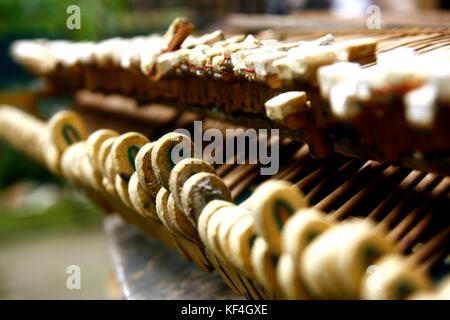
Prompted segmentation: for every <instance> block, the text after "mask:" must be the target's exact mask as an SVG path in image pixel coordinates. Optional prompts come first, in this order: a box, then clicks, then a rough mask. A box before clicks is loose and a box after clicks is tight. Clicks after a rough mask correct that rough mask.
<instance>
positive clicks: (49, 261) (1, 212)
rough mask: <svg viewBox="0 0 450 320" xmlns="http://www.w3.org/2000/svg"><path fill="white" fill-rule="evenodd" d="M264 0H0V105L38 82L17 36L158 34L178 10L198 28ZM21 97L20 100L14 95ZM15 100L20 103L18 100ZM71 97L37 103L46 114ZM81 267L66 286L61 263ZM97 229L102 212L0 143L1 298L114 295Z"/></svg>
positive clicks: (89, 37) (261, 5)
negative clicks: (22, 59) (16, 54)
mask: <svg viewBox="0 0 450 320" xmlns="http://www.w3.org/2000/svg"><path fill="white" fill-rule="evenodd" d="M264 4H265V1H264V0H239V1H238V0H231V1H226V0H218V1H209V0H191V1H182V0H1V1H0V104H1V103H5V102H9V101H11V94H12V95H13V96H15V95H19V96H20V95H22V94H23V93H26V92H29V91H34V90H38V89H39V88H40V86H41V83H40V82H39V80H38V79H34V78H32V77H31V76H30V75H29V74H27V73H26V72H24V71H23V70H22V69H21V68H20V67H19V66H18V65H16V64H15V63H14V62H13V61H12V60H11V57H10V56H9V46H10V44H11V42H12V41H14V40H17V39H32V38H49V39H69V40H75V41H79V40H93V41H95V40H100V39H104V38H108V37H116V36H125V37H127V36H133V35H137V34H149V33H154V32H160V33H162V32H164V31H165V30H166V28H167V27H168V25H169V24H170V22H171V21H172V20H173V19H174V18H175V17H177V16H185V17H188V18H189V19H190V20H191V21H193V22H194V24H195V25H196V27H197V29H198V30H202V29H206V28H214V27H217V26H218V25H219V24H220V22H221V18H222V17H224V16H225V15H226V14H227V13H228V12H231V11H234V12H254V13H256V12H262V11H264ZM69 5H78V6H79V7H80V12H81V29H80V30H69V29H68V28H67V27H66V20H67V18H68V16H69V14H68V13H67V7H68V6H69ZM18 101H20V99H19V100H18ZM16 104H17V105H18V104H19V103H16ZM68 105H70V97H67V98H62V99H61V98H58V99H45V101H38V102H37V108H38V111H39V112H40V114H41V115H42V116H43V117H44V118H45V117H49V116H51V115H52V114H53V113H54V112H56V111H57V110H59V109H61V108H65V107H66V106H68ZM71 264H77V265H80V267H81V269H82V271H83V278H82V279H83V280H82V283H83V288H82V290H76V291H70V290H67V289H66V286H65V281H66V277H67V275H66V273H65V271H66V268H67V266H68V265H71ZM112 269H113V268H112V265H111V261H110V258H109V254H108V246H107V239H106V238H105V234H104V232H103V230H102V213H101V212H100V210H99V209H98V208H96V207H95V206H94V205H93V204H92V203H91V202H90V201H88V200H87V198H86V197H84V196H83V195H81V194H79V193H78V192H76V191H75V190H73V189H72V188H70V187H69V186H67V185H65V184H64V183H63V182H61V181H59V180H57V179H56V178H55V177H53V176H52V175H51V174H49V173H48V172H47V171H46V170H45V169H44V168H41V167H39V166H38V165H36V164H35V163H33V162H32V161H30V160H29V159H27V158H26V157H25V156H24V155H23V154H21V153H19V152H17V151H15V150H13V149H12V148H10V147H9V146H8V145H6V144H5V143H3V142H1V141H0V299H5V298H6V299H23V298H26V299H47V298H56V299H59V298H61V299H66V298H68V299H72V298H118V297H120V296H119V295H118V294H117V292H116V291H117V290H115V289H114V288H115V287H114V282H113V281H111V274H112V272H111V270H112Z"/></svg>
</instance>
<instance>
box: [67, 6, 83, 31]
mask: <svg viewBox="0 0 450 320" xmlns="http://www.w3.org/2000/svg"><path fill="white" fill-rule="evenodd" d="M66 13H67V14H68V15H69V16H68V17H67V19H66V27H67V29H69V30H80V29H81V9H80V7H79V6H77V5H75V4H72V5H70V6H68V7H67V9H66Z"/></svg>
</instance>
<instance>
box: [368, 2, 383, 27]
mask: <svg viewBox="0 0 450 320" xmlns="http://www.w3.org/2000/svg"><path fill="white" fill-rule="evenodd" d="M366 14H367V20H366V26H367V29H369V30H378V29H381V8H380V7H379V6H377V5H370V6H368V7H367V9H366Z"/></svg>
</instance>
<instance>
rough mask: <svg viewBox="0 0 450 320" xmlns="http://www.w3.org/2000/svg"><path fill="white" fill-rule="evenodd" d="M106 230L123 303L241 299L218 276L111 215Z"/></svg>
mask: <svg viewBox="0 0 450 320" xmlns="http://www.w3.org/2000/svg"><path fill="white" fill-rule="evenodd" d="M105 230H106V233H107V235H108V238H109V246H110V251H111V255H112V258H113V262H114V266H115V270H116V273H117V278H118V281H119V284H120V287H121V289H122V294H123V298H124V299H132V300H135V299H137V300H142V299H149V300H153V299H164V300H166V299H167V300H181V299H239V297H236V296H235V295H234V294H233V293H232V292H231V290H230V289H229V288H228V287H227V286H226V285H225V283H224V282H223V280H222V279H221V278H220V276H219V275H218V274H216V273H206V272H204V271H201V270H200V269H198V268H197V267H196V266H195V265H194V264H193V263H191V262H188V261H186V260H184V259H183V258H182V257H181V256H179V255H178V253H177V252H175V251H173V250H171V249H168V248H166V247H164V246H163V245H162V244H161V243H159V242H158V241H157V240H155V239H151V238H149V237H148V236H146V235H145V234H144V233H142V232H141V231H139V230H138V229H136V228H135V227H133V226H131V225H128V224H126V223H124V222H123V221H122V220H121V219H120V218H119V217H117V216H115V215H112V216H110V217H107V218H105Z"/></svg>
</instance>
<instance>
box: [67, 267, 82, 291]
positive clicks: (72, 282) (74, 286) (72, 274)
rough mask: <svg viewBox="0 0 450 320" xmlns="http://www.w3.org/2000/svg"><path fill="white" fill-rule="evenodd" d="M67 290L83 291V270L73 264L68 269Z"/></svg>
mask: <svg viewBox="0 0 450 320" xmlns="http://www.w3.org/2000/svg"><path fill="white" fill-rule="evenodd" d="M66 274H68V275H69V276H68V277H67V279H66V288H67V289H69V290H81V268H80V266H78V265H76V264H73V265H70V266H68V267H67V268H66Z"/></svg>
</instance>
